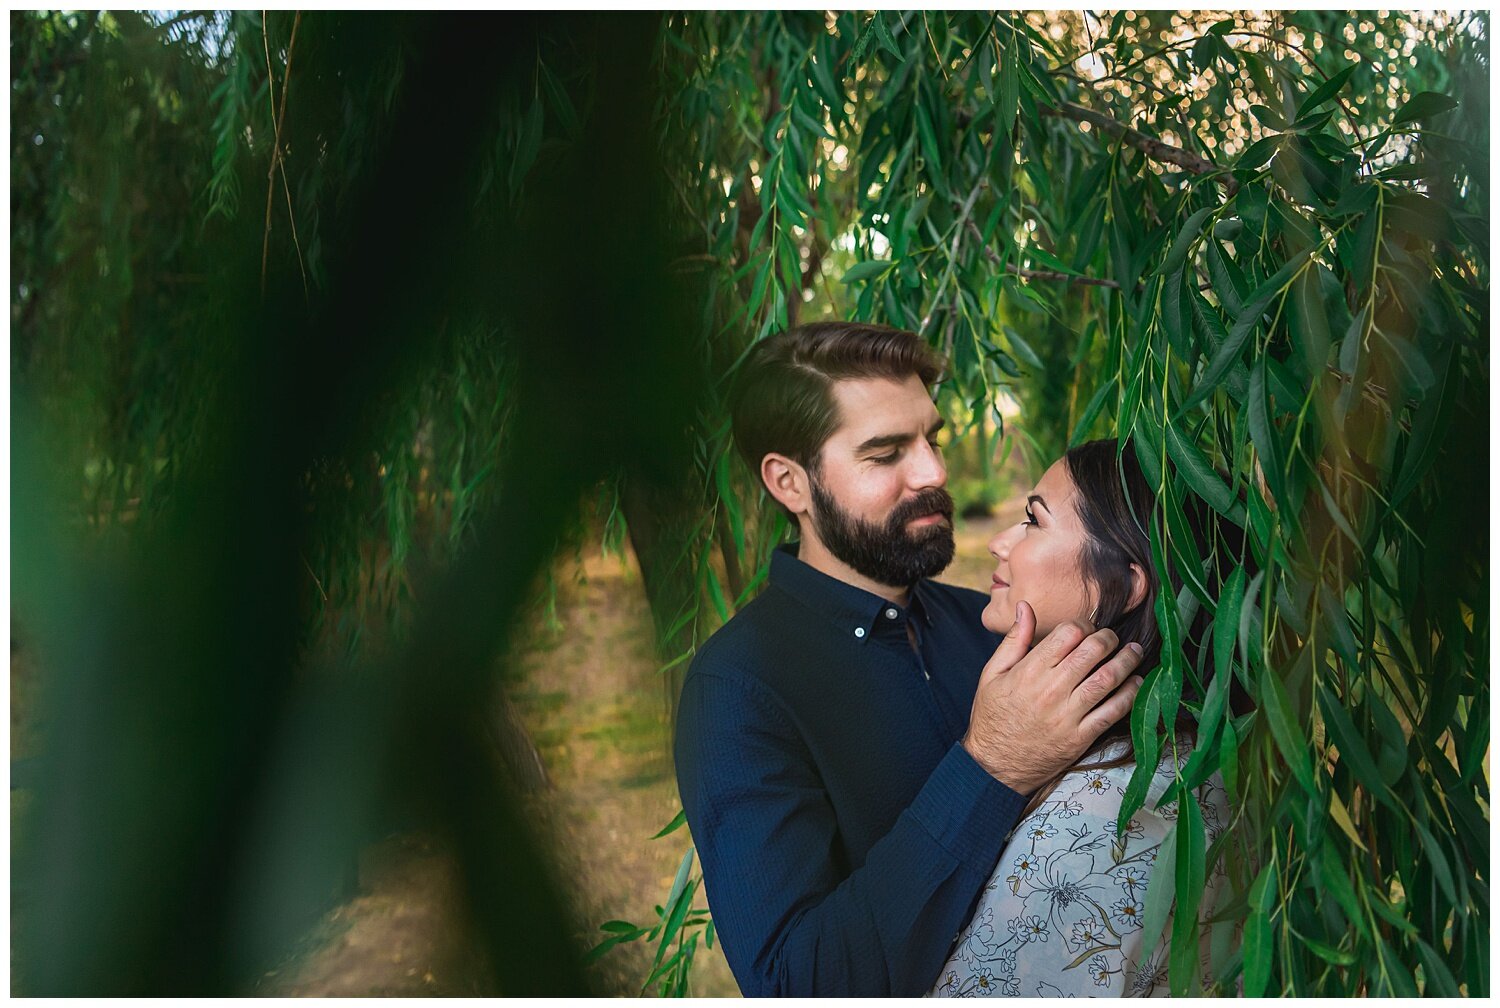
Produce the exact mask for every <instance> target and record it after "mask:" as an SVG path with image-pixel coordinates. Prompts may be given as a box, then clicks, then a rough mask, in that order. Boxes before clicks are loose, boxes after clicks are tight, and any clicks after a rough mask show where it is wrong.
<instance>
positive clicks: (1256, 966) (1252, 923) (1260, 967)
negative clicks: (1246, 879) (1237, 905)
mask: <svg viewBox="0 0 1500 1008" xmlns="http://www.w3.org/2000/svg"><path fill="white" fill-rule="evenodd" d="M1276 881H1277V878H1276V861H1275V859H1274V858H1273V859H1272V860H1271V862H1270V863H1269V864H1267V865H1266V866H1265V867H1264V868H1262V869H1261V870H1260V874H1259V875H1257V876H1256V878H1255V882H1254V884H1253V885H1251V886H1250V910H1249V913H1248V915H1247V916H1246V918H1245V945H1244V954H1245V973H1244V976H1245V997H1251V998H1254V997H1262V996H1264V995H1265V993H1266V984H1267V982H1269V980H1270V978H1271V955H1272V949H1273V944H1272V943H1273V940H1274V939H1273V935H1272V933H1271V907H1272V905H1273V903H1274V901H1275V895H1274V893H1275V890H1274V889H1273V888H1272V886H1273V884H1274V883H1275V882H1276Z"/></svg>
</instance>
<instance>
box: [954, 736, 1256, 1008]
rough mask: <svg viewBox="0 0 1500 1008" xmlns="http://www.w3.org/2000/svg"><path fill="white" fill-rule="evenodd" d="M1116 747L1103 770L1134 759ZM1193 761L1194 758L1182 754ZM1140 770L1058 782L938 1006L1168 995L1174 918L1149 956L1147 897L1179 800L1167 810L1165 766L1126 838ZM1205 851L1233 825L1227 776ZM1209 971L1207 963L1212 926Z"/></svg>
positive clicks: (1018, 833)
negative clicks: (950, 1000) (1129, 791)
mask: <svg viewBox="0 0 1500 1008" xmlns="http://www.w3.org/2000/svg"><path fill="white" fill-rule="evenodd" d="M1123 751H1124V750H1123V749H1106V750H1105V751H1104V752H1103V753H1101V755H1100V758H1099V760H1098V762H1106V761H1107V760H1108V759H1109V758H1111V757H1112V756H1114V755H1117V754H1119V753H1121V752H1123ZM1179 752H1181V753H1182V755H1183V757H1184V758H1185V755H1186V751H1185V750H1179ZM1134 770H1135V764H1133V763H1131V764H1126V765H1125V766H1122V767H1115V768H1112V769H1108V770H1076V771H1074V772H1072V773H1069V774H1067V775H1066V776H1064V777H1063V778H1062V780H1061V781H1059V782H1058V785H1057V787H1056V788H1054V789H1053V791H1052V792H1051V794H1049V795H1048V796H1047V799H1046V801H1044V802H1042V803H1041V805H1039V806H1038V807H1037V808H1036V810H1035V811H1033V812H1032V813H1031V815H1030V816H1028V817H1027V818H1025V819H1023V820H1022V821H1021V822H1020V823H1019V824H1017V826H1016V830H1015V832H1014V833H1012V834H1011V837H1010V840H1009V841H1008V842H1007V844H1006V846H1005V849H1004V851H1002V852H1001V854H1000V862H999V864H998V865H997V866H996V868H995V874H994V876H993V877H992V878H991V879H990V881H989V884H988V885H986V886H985V889H984V892H983V893H982V894H981V895H980V898H979V904H978V906H977V907H976V908H975V911H974V917H973V919H972V920H970V921H969V924H968V926H967V927H965V928H964V929H963V931H961V932H960V933H959V935H958V938H957V940H956V943H955V945H954V948H953V952H952V954H951V956H950V957H949V959H948V962H947V964H946V965H945V966H944V967H943V969H942V972H941V973H939V974H938V981H937V984H936V985H935V986H934V987H933V989H932V990H931V991H930V992H929V995H930V996H934V997H1152V996H1155V997H1165V996H1166V995H1167V993H1168V988H1167V946H1168V944H1169V942H1168V939H1169V937H1170V935H1171V924H1170V917H1169V918H1168V925H1167V928H1166V929H1165V931H1164V933H1163V936H1162V940H1161V941H1159V942H1158V943H1157V947H1156V949H1155V950H1154V951H1153V952H1152V953H1151V954H1150V955H1149V956H1145V955H1143V954H1142V953H1143V952H1144V951H1145V949H1144V945H1145V941H1144V937H1145V936H1144V934H1143V933H1142V924H1143V919H1142V918H1143V915H1144V913H1145V908H1146V891H1147V888H1148V887H1149V886H1150V884H1151V871H1152V867H1153V865H1154V864H1155V863H1156V855H1157V852H1158V851H1159V850H1160V848H1161V843H1162V840H1163V839H1165V838H1166V835H1167V832H1168V831H1169V830H1170V829H1171V828H1172V825H1173V823H1174V822H1175V821H1176V819H1177V804H1176V803H1175V802H1173V803H1171V804H1169V805H1166V806H1163V807H1162V808H1160V809H1158V808H1156V807H1155V806H1156V803H1157V800H1158V799H1160V798H1161V796H1162V794H1164V793H1165V791H1166V789H1167V787H1168V785H1169V784H1170V783H1171V782H1172V780H1173V777H1174V776H1175V772H1176V771H1175V763H1174V762H1173V757H1172V756H1171V755H1170V753H1169V755H1168V756H1167V757H1166V758H1164V759H1163V760H1162V762H1161V764H1160V766H1158V767H1157V771H1156V775H1155V777H1154V778H1153V779H1152V782H1151V787H1150V789H1149V791H1148V792H1147V798H1146V803H1145V806H1144V807H1143V808H1142V809H1141V810H1140V811H1139V812H1137V813H1136V814H1135V815H1134V816H1133V817H1132V818H1131V820H1130V823H1129V824H1128V825H1127V826H1126V828H1125V833H1124V835H1123V836H1122V837H1118V838H1117V837H1116V835H1115V832H1116V831H1115V824H1116V820H1117V819H1118V817H1119V813H1120V802H1121V799H1122V797H1123V795H1124V793H1125V786H1126V784H1127V783H1128V782H1129V780H1130V775H1131V774H1132V773H1133V772H1134ZM1196 794H1197V798H1198V804H1199V808H1201V809H1202V811H1203V823H1204V828H1205V832H1206V834H1207V835H1206V837H1205V840H1206V843H1208V844H1212V843H1213V841H1214V840H1215V838H1217V837H1218V835H1219V833H1220V832H1222V831H1223V830H1224V829H1225V828H1226V827H1227V826H1228V825H1229V808H1228V801H1227V798H1226V795H1225V792H1224V785H1223V781H1222V780H1221V779H1220V778H1219V776H1218V775H1217V774H1215V775H1214V776H1213V777H1211V778H1210V779H1209V780H1208V781H1207V782H1206V783H1205V784H1203V785H1202V786H1201V787H1200V788H1199V789H1198V790H1197V792H1196ZM1206 883H1207V884H1206V887H1205V892H1204V896H1203V901H1202V903H1201V907H1202V910H1201V917H1202V918H1205V919H1206V918H1207V917H1209V916H1210V915H1211V914H1212V912H1213V910H1214V909H1215V906H1216V904H1217V902H1218V897H1219V895H1220V894H1221V893H1222V891H1223V888H1224V885H1223V883H1224V873H1223V871H1222V869H1219V868H1216V869H1214V870H1213V871H1212V872H1210V874H1209V876H1208V878H1207V880H1206ZM1203 930H1204V939H1203V945H1202V949H1203V965H1204V967H1205V969H1206V967H1207V963H1208V930H1209V929H1208V928H1204V929H1203Z"/></svg>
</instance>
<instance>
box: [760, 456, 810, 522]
mask: <svg viewBox="0 0 1500 1008" xmlns="http://www.w3.org/2000/svg"><path fill="white" fill-rule="evenodd" d="M760 478H761V482H763V483H765V485H766V489H767V490H768V491H770V493H771V496H772V497H775V498H776V500H777V501H778V502H779V503H780V504H781V506H782V507H784V508H786V509H787V510H788V511H790V512H791V513H792V514H793V515H794V516H795V515H801V514H806V513H807V512H808V510H810V509H811V507H812V488H811V487H810V486H809V485H808V481H807V470H806V469H805V468H804V467H803V466H802V464H801V463H800V462H797V461H796V460H794V459H791V458H788V457H787V456H785V455H782V454H781V453H780V452H767V453H766V455H765V457H764V458H762V459H761V460H760Z"/></svg>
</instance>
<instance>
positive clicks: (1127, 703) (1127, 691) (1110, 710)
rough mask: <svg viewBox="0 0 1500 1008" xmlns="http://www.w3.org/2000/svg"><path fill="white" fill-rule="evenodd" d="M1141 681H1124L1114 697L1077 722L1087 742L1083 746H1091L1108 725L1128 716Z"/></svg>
mask: <svg viewBox="0 0 1500 1008" xmlns="http://www.w3.org/2000/svg"><path fill="white" fill-rule="evenodd" d="M1143 681H1144V680H1143V679H1141V677H1140V676H1131V677H1130V678H1129V679H1127V680H1125V685H1123V686H1121V687H1120V688H1119V689H1117V690H1115V692H1114V695H1112V696H1111V697H1110V698H1109V699H1108V700H1106V701H1104V702H1103V703H1102V704H1100V705H1099V706H1098V707H1095V708H1094V709H1093V710H1092V711H1090V712H1089V713H1088V715H1087V716H1085V717H1084V719H1083V720H1082V721H1081V722H1079V725H1078V730H1079V732H1080V733H1082V734H1083V736H1084V737H1085V739H1086V740H1087V741H1086V742H1085V745H1092V744H1093V742H1094V740H1095V739H1096V738H1098V737H1099V736H1100V735H1103V734H1104V732H1105V730H1106V729H1108V728H1109V727H1110V725H1112V724H1114V723H1115V722H1116V721H1119V720H1120V719H1121V718H1123V717H1128V716H1129V714H1130V708H1131V707H1133V706H1134V705H1135V697H1136V694H1137V693H1139V692H1140V691H1141V683H1142V682H1143Z"/></svg>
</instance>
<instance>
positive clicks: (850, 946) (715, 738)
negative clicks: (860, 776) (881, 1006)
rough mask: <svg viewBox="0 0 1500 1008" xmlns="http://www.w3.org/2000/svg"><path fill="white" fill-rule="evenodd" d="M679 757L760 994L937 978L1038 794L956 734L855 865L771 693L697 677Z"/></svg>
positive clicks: (890, 986) (727, 923)
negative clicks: (980, 760) (1012, 781)
mask: <svg viewBox="0 0 1500 1008" xmlns="http://www.w3.org/2000/svg"><path fill="white" fill-rule="evenodd" d="M676 756H677V774H678V785H679V789H680V791H681V794H682V802H683V809H684V810H685V811H686V813H687V820H688V825H689V827H690V828H691V830H692V833H693V838H694V840H695V842H696V843H697V845H698V853H699V857H700V859H701V862H702V866H703V877H704V882H705V885H706V887H707V890H708V897H709V903H710V906H711V908H712V910H713V917H714V922H715V928H716V930H717V931H718V933H719V935H720V936H721V940H722V942H723V948H724V954H725V957H726V958H727V959H728V960H729V965H730V968H731V969H732V970H733V972H734V975H735V978H736V980H738V982H739V985H740V989H741V991H742V993H743V994H745V995H746V996H747V997H772V996H787V995H841V996H889V995H905V996H914V995H919V994H921V993H922V992H924V991H926V990H927V989H928V988H929V987H931V986H932V982H933V978H934V977H936V976H937V973H938V969H939V967H940V966H941V965H942V962H943V957H944V955H945V954H946V953H947V951H948V949H949V947H950V945H951V944H952V939H953V935H954V934H955V933H956V932H957V930H958V928H959V927H960V926H961V925H962V924H963V922H964V920H965V919H966V918H967V916H968V914H969V910H970V908H971V907H972V906H973V902H974V898H975V895H976V894H977V893H978V892H979V889H980V887H981V886H982V885H983V884H984V881H985V879H987V878H988V877H989V876H990V873H991V871H992V870H993V868H994V865H995V859H996V857H997V856H998V854H999V851H1000V847H1001V845H1002V843H1003V842H1004V838H1005V835H1006V834H1007V833H1008V832H1009V830H1010V829H1011V827H1012V826H1013V825H1014V823H1015V821H1016V818H1017V817H1018V815H1019V812H1020V810H1021V808H1022V806H1023V804H1024V799H1023V798H1022V797H1021V796H1020V795H1017V794H1016V793H1015V792H1013V791H1011V790H1010V789H1009V788H1007V787H1006V786H1005V785H1003V784H1001V783H1000V782H999V781H997V780H995V779H994V778H992V777H991V776H990V775H989V774H988V773H986V772H985V771H984V770H983V769H982V768H981V767H980V766H979V765H978V764H977V763H975V762H974V760H973V758H972V757H970V756H969V754H968V753H967V752H966V751H965V750H964V749H963V748H962V746H960V745H957V744H955V745H954V746H953V748H952V749H951V750H950V751H949V752H948V753H947V755H945V756H944V758H943V759H942V761H941V762H940V763H939V764H938V766H937V767H936V769H934V770H933V772H932V775H931V776H930V777H929V778H928V780H927V783H926V784H925V785H924V786H923V787H922V790H921V791H920V792H918V794H917V796H916V798H915V799H914V800H913V801H912V803H911V805H910V806H909V807H908V808H907V809H906V810H905V811H904V812H902V813H901V815H900V817H899V818H898V819H897V821H896V824H895V825H894V826H893V827H892V828H891V830H890V832H889V833H888V834H887V835H886V836H884V837H883V838H881V839H880V840H879V841H877V842H876V843H875V844H874V845H873V846H872V847H871V848H870V850H869V852H868V854H867V856H866V859H865V862H864V864H863V865H861V866H860V867H859V868H858V869H855V870H850V866H849V865H847V864H845V863H843V858H842V856H841V855H840V853H839V851H840V849H841V848H840V845H839V842H838V832H839V831H838V822H837V818H836V816H835V813H834V809H833V807H832V806H831V804H830V802H829V798H828V795H827V792H826V791H825V790H824V788H823V786H822V784H821V782H820V780H819V779H818V775H817V772H816V768H815V766H814V765H813V762H812V760H811V757H810V756H809V755H808V753H807V751H806V749H805V747H804V746H803V744H802V742H801V740H800V737H799V736H798V735H797V733H796V732H795V731H793V730H792V729H791V727H790V725H789V724H788V722H787V720H786V719H785V717H784V716H783V715H782V714H781V713H780V711H779V709H778V708H777V706H776V704H775V702H774V700H772V699H771V698H770V697H768V696H766V695H763V694H761V693H760V692H759V691H757V690H755V689H754V688H753V687H751V686H748V685H746V684H744V683H742V682H738V681H732V680H729V679H727V678H723V677H720V676H717V675H712V674H708V675H704V674H700V675H695V676H689V678H688V682H687V683H686V684H685V685H684V688H683V693H682V699H681V702H680V705H679V710H678V729H677V743H676Z"/></svg>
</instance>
